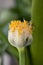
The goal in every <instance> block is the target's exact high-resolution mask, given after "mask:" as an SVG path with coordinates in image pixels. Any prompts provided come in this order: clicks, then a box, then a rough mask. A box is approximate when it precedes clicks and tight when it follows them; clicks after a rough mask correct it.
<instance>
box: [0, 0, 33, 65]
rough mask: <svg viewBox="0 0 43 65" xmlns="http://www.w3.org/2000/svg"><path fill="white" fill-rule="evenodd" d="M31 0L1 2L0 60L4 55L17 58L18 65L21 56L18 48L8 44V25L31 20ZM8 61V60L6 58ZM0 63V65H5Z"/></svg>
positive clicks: (0, 0)
mask: <svg viewBox="0 0 43 65" xmlns="http://www.w3.org/2000/svg"><path fill="white" fill-rule="evenodd" d="M31 7H32V1H31V0H4V1H3V0H0V59H1V58H2V59H1V60H3V55H4V54H6V53H7V54H9V56H11V57H13V58H16V61H17V62H16V64H15V65H18V59H19V56H18V55H19V54H18V51H17V49H16V48H14V47H12V46H11V45H10V44H9V42H8V25H9V23H10V21H11V20H16V19H17V20H21V21H22V20H23V19H25V20H28V21H29V20H31ZM6 59H7V58H6ZM3 62H5V61H0V64H2V65H4V64H3ZM13 65H14V64H13Z"/></svg>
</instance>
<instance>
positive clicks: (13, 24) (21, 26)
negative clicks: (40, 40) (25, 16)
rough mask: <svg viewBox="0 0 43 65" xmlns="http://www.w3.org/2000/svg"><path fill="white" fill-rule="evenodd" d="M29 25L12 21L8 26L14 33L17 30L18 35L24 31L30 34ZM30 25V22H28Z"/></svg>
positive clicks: (30, 28) (30, 27) (25, 22)
mask: <svg viewBox="0 0 43 65" xmlns="http://www.w3.org/2000/svg"><path fill="white" fill-rule="evenodd" d="M28 24H29V23H28V22H27V21H25V20H24V22H21V21H20V20H14V21H11V23H10V24H9V29H10V30H11V31H12V32H14V31H15V30H16V29H17V30H18V32H19V34H21V33H23V31H24V30H27V31H29V32H30V33H32V26H30V25H28ZM30 24H32V22H30Z"/></svg>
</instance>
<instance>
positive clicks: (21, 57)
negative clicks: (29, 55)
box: [18, 48, 26, 65]
mask: <svg viewBox="0 0 43 65" xmlns="http://www.w3.org/2000/svg"><path fill="white" fill-rule="evenodd" d="M18 51H19V65H25V60H26V58H25V57H26V56H25V48H19V49H18Z"/></svg>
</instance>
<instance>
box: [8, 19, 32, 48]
mask: <svg viewBox="0 0 43 65" xmlns="http://www.w3.org/2000/svg"><path fill="white" fill-rule="evenodd" d="M8 40H9V42H10V43H11V45H13V46H15V47H17V48H18V47H25V46H27V45H30V43H31V41H32V22H29V23H28V21H26V20H24V21H23V22H21V21H20V20H14V21H11V23H10V25H9V31H8Z"/></svg>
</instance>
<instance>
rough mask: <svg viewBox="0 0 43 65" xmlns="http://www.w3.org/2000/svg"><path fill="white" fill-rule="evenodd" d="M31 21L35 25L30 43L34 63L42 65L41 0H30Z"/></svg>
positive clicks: (42, 0)
mask: <svg viewBox="0 0 43 65" xmlns="http://www.w3.org/2000/svg"><path fill="white" fill-rule="evenodd" d="M32 22H33V24H34V25H35V29H34V32H33V44H32V45H31V51H32V57H33V61H34V65H43V0H32Z"/></svg>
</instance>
